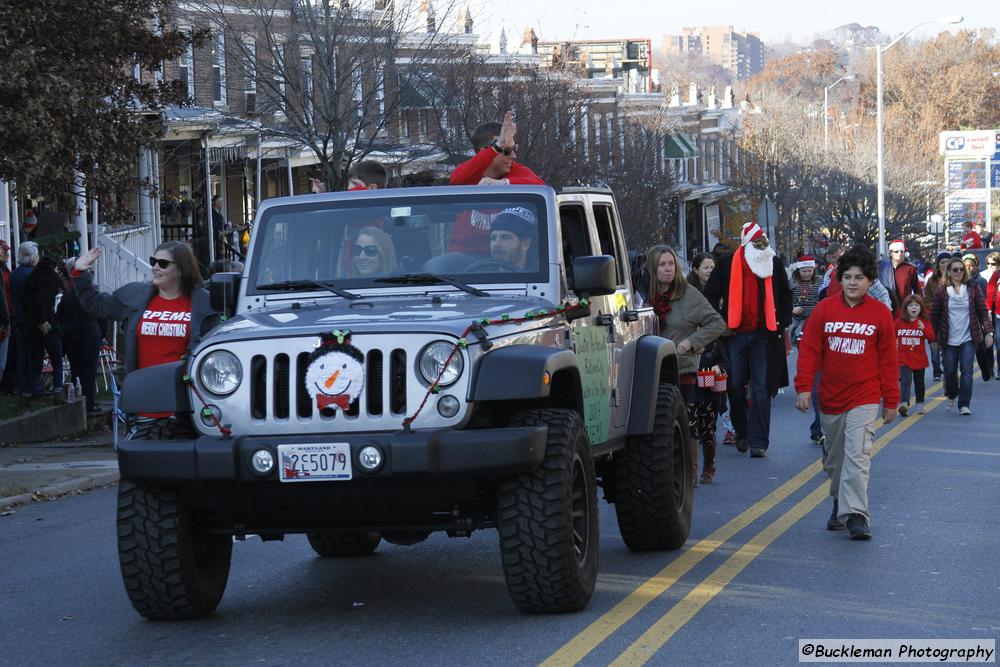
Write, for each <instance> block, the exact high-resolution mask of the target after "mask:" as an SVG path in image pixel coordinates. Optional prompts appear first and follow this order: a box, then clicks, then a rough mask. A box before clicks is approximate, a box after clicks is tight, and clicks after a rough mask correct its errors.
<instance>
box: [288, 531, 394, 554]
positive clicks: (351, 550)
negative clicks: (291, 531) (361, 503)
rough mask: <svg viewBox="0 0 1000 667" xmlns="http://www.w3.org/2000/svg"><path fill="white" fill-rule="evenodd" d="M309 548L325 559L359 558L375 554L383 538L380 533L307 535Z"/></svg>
mask: <svg viewBox="0 0 1000 667" xmlns="http://www.w3.org/2000/svg"><path fill="white" fill-rule="evenodd" d="M306 538H307V539H308V540H309V546H311V547H312V548H313V551H315V552H316V554H317V555H319V556H323V557H324V558H358V557H361V556H371V555H372V554H373V553H375V549H377V548H378V545H379V543H380V542H381V541H382V536H381V535H380V534H379V533H357V532H338V533H306Z"/></svg>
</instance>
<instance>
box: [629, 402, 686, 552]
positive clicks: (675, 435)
mask: <svg viewBox="0 0 1000 667" xmlns="http://www.w3.org/2000/svg"><path fill="white" fill-rule="evenodd" d="M657 392H658V393H657V397H656V414H655V415H654V419H653V432H652V433H649V434H646V435H640V436H632V437H630V438H629V439H628V442H627V443H626V445H625V448H624V449H621V450H619V451H617V452H615V454H614V458H613V465H614V476H615V479H614V484H615V513H616V514H617V516H618V528H619V529H620V531H621V535H622V539H623V540H625V545H626V546H627V547H628V548H629V549H631V550H632V551H661V550H668V549H679V548H680V547H682V546H683V545H684V543H685V542H686V541H687V538H688V534H689V533H690V532H691V505H692V500H693V488H694V476H693V475H692V472H691V448H690V447H689V446H688V443H689V442H690V440H691V435H690V429H689V427H688V420H687V409H686V407H685V405H684V400H683V398H682V397H681V392H680V390H679V389H678V388H677V387H675V386H673V385H668V384H661V385H659V387H658V390H657Z"/></svg>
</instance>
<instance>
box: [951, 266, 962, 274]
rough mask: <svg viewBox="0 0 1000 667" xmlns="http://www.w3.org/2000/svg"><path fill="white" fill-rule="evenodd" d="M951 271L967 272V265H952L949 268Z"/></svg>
mask: <svg viewBox="0 0 1000 667" xmlns="http://www.w3.org/2000/svg"><path fill="white" fill-rule="evenodd" d="M949 271H951V272H952V273H964V272H965V267H962V266H953V267H951V268H950V269H949Z"/></svg>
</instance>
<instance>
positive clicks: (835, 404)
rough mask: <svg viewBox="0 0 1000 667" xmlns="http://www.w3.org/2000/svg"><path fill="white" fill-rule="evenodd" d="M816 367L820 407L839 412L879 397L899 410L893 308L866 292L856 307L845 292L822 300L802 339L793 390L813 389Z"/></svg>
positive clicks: (826, 411)
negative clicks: (890, 310) (848, 299)
mask: <svg viewBox="0 0 1000 667" xmlns="http://www.w3.org/2000/svg"><path fill="white" fill-rule="evenodd" d="M818 371H821V372H822V375H821V376H820V380H819V409H820V412H823V413H825V414H828V415H837V414H842V413H844V412H847V411H848V410H850V409H852V408H856V407H858V406H860V405H873V404H877V403H878V402H879V401H880V400H882V401H884V403H885V408H886V409H887V410H895V409H896V406H897V405H898V404H899V368H898V365H897V360H896V327H895V326H894V324H893V319H892V313H890V312H889V310H888V309H887V308H886V307H885V306H883V305H882V304H881V303H879V302H878V301H877V300H875V299H873V298H871V297H870V296H867V295H865V298H864V300H863V301H862V302H861V303H859V304H858V305H857V306H855V307H853V308H852V307H850V306H849V305H847V302H846V301H845V300H844V297H843V296H837V297H832V298H830V297H828V298H826V299H823V300H822V301H820V302H819V304H817V305H816V309H815V310H813V312H812V315H810V316H809V319H808V320H806V329H805V334H804V335H803V337H802V341H801V342H800V343H799V362H798V370H797V372H796V374H795V391H797V392H798V393H800V394H801V393H803V392H809V391H811V390H812V386H813V378H814V377H815V376H816V373H817V372H818Z"/></svg>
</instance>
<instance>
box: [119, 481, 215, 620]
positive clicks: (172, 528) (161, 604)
mask: <svg viewBox="0 0 1000 667" xmlns="http://www.w3.org/2000/svg"><path fill="white" fill-rule="evenodd" d="M232 551H233V539H232V537H231V536H229V535H225V534H213V533H207V532H200V531H199V530H198V525H197V515H196V512H195V511H194V509H193V508H191V507H190V506H188V505H187V504H186V503H184V502H183V501H182V500H181V499H180V497H179V495H178V493H177V491H175V490H173V489H167V488H160V487H156V486H147V485H144V484H137V483H134V482H129V481H127V480H122V481H121V482H120V483H119V485H118V561H119V564H120V566H121V573H122V579H123V581H124V582H125V590H126V591H127V592H128V597H129V600H131V602H132V606H133V607H135V610H136V611H137V612H139V614H141V615H142V616H145V617H146V618H150V619H156V620H173V619H185V618H202V617H204V616H208V615H210V614H211V613H212V612H213V611H215V608H216V607H217V606H218V605H219V600H221V599H222V594H223V592H224V591H225V590H226V581H227V580H228V579H229V564H230V560H231V557H232Z"/></svg>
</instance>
